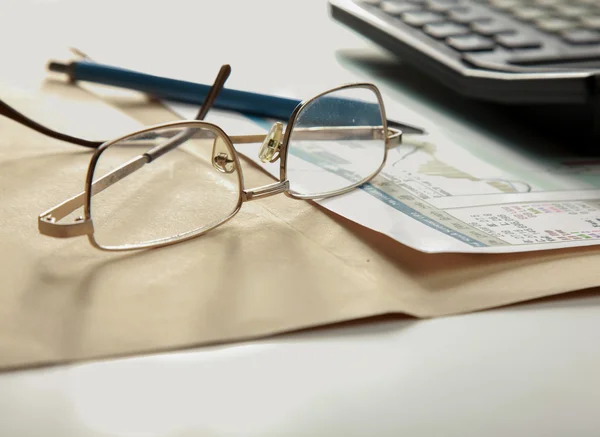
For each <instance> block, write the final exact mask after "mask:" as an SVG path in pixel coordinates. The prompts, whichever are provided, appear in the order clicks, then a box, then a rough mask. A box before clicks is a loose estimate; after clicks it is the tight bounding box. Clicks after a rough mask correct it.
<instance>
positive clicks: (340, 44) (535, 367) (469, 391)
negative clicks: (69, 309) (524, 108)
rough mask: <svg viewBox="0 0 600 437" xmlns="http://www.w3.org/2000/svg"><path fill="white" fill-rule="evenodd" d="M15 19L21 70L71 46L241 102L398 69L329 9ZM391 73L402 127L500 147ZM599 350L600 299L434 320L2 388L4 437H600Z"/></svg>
mask: <svg viewBox="0 0 600 437" xmlns="http://www.w3.org/2000/svg"><path fill="white" fill-rule="evenodd" d="M3 6H5V8H6V9H5V13H3V14H1V15H2V18H0V25H1V26H0V27H1V28H2V30H0V37H2V38H3V40H4V41H17V40H18V37H22V38H23V39H22V40H21V41H22V42H21V43H19V44H18V46H15V47H13V48H14V50H10V49H7V50H6V51H5V54H4V59H5V60H6V59H7V58H8V57H9V56H13V55H14V56H15V62H19V58H18V57H17V53H18V54H19V56H20V57H22V56H24V55H23V52H25V53H26V52H27V48H28V47H33V46H35V47H37V49H38V50H39V47H40V46H42V47H45V46H46V45H47V46H48V47H50V46H51V45H56V44H63V43H64V44H65V45H79V46H80V47H81V48H84V49H86V50H89V51H90V53H92V54H94V53H96V54H99V53H100V52H101V51H103V50H104V52H103V56H106V55H105V53H106V50H107V49H108V48H114V53H119V54H123V53H129V54H130V56H131V57H132V59H134V58H135V60H136V61H135V62H137V61H138V60H142V59H148V57H149V55H148V54H149V53H150V50H151V49H154V50H156V49H159V51H156V52H155V55H154V56H156V57H157V58H158V57H160V60H161V61H163V62H162V67H157V68H163V69H168V68H169V67H168V65H171V64H173V63H175V64H177V63H178V62H179V63H180V65H179V66H178V67H177V68H179V69H184V67H186V66H187V65H194V68H197V72H198V74H199V75H204V76H203V77H202V79H199V80H210V79H211V78H212V77H211V76H212V73H209V71H211V72H212V71H214V72H216V71H217V69H218V65H219V63H220V62H230V63H231V64H232V65H233V67H234V74H233V76H232V79H231V80H230V85H229V86H231V87H239V88H246V89H256V90H260V91H263V92H271V93H283V94H293V95H297V96H298V97H302V96H306V97H308V96H310V95H311V94H313V93H315V92H318V91H321V90H323V89H326V88H328V87H329V86H333V85H337V84H338V83H339V82H347V81H348V79H349V78H350V77H354V78H357V77H358V78H360V79H367V78H369V76H368V73H366V72H364V70H355V69H351V70H348V69H346V68H345V67H343V66H342V65H341V64H343V65H346V66H347V63H345V62H344V59H347V57H348V56H365V55H367V56H372V57H374V58H375V59H385V58H386V57H385V55H382V54H381V52H379V51H378V50H377V49H376V48H374V46H371V45H370V44H369V43H367V42H366V41H365V40H362V39H361V38H359V37H357V36H356V35H355V34H353V33H351V32H350V31H348V30H346V29H344V28H342V27H341V26H340V25H338V24H335V23H333V22H332V21H331V20H330V19H329V18H328V12H327V7H326V3H325V1H324V0H314V1H312V0H311V1H300V0H297V1H293V2H292V1H283V0H280V1H276V0H254V1H250V2H246V1H242V0H239V1H233V0H229V1H221V2H216V1H215V2H208V1H204V2H203V1H199V0H196V1H183V0H174V1H170V2H142V1H129V2H124V1H117V0H107V1H104V2H91V1H76V0H58V1H51V0H27V1H17V0H8V1H5V2H3ZM30 7H32V8H33V9H29V8H30ZM32 11H33V12H32ZM9 12H10V13H9ZM61 23H63V24H65V25H61ZM66 23H68V25H66ZM32 29H37V30H36V31H35V35H37V37H36V38H32V36H31V35H32V33H31V32H32ZM300 32H303V33H300ZM9 34H10V35H11V38H8V39H6V38H5V37H6V36H7V35H9ZM177 44H178V45H177ZM17 49H18V50H17ZM286 49H287V50H288V51H286ZM138 58H139V59H138ZM187 63H189V64H187ZM158 64H161V63H157V65H158ZM184 64H185V65H184ZM372 65H375V64H372ZM5 68H18V64H16V65H13V66H8V65H7V66H6V67H5ZM166 71H168V70H165V72H166ZM174 71H175V70H174ZM157 72H158V71H157ZM373 74H375V76H373V77H372V80H374V81H375V82H376V83H377V84H378V85H380V87H381V88H382V90H383V92H384V95H385V98H386V105H387V106H388V112H389V113H390V117H394V115H395V117H394V118H402V114H397V113H396V114H394V112H395V111H397V109H394V108H397V106H395V105H396V103H397V102H400V101H402V102H404V103H406V104H408V105H410V106H411V107H412V108H414V109H415V110H416V111H417V112H418V113H419V115H417V116H410V117H409V118H408V119H406V121H412V122H415V123H418V122H423V120H426V122H430V123H436V124H438V125H440V126H443V127H445V128H446V129H447V131H448V134H449V135H450V136H453V137H454V138H455V139H461V140H464V141H477V142H479V143H481V144H482V147H493V146H494V142H495V141H501V139H498V138H492V137H490V135H488V134H486V132H485V131H484V130H482V129H481V128H480V127H478V126H477V124H478V123H479V122H482V123H483V122H485V119H486V117H488V116H487V115H486V114H485V111H480V110H478V111H477V112H478V115H477V120H475V121H471V122H469V121H468V119H469V118H470V114H469V112H468V109H469V108H468V104H467V105H466V111H467V112H465V104H464V102H460V101H456V100H454V99H452V95H451V94H449V93H446V92H444V91H443V90H441V89H439V88H437V87H435V86H430V85H429V84H428V83H427V82H423V81H422V80H421V79H419V78H415V77H414V75H413V76H412V77H411V76H410V74H406V75H405V73H404V72H403V70H402V67H390V68H388V69H386V68H380V69H379V70H378V72H377V73H373ZM397 77H402V79H403V80H407V81H408V82H409V85H403V84H402V83H400V82H399V81H398V80H397ZM415 88H416V89H417V91H411V89H415ZM431 88H433V90H434V91H433V92H432V91H431ZM457 107H458V109H457ZM458 110H460V112H458ZM482 112H483V115H482ZM507 130H510V129H507ZM599 344H600V296H599V295H598V294H577V295H575V296H572V297H570V298H565V299H556V300H551V301H545V302H538V303H529V304H524V305H519V306H513V307H509V308H504V309H498V310H492V311H485V312H480V313H476V314H470V315H463V316H455V317H448V318H440V319H434V320H414V319H401V318H399V319H395V320H386V321H380V322H370V323H363V324H352V325H348V326H345V327H336V328H328V329H323V330H313V331H310V332H304V333H298V334H294V335H288V336H280V337H276V338H271V339H266V340H263V341H255V342H248V343H241V344H235V345H227V346H218V347H209V348H201V349H197V350H191V351H185V352H180V353H169V354H160V355H153V356H145V357H138V358H130V359H120V360H108V361H103V362H98V363H86V364H79V365H72V366H61V367H52V368H44V369H37V370H29V371H22V372H11V373H5V374H0V435H1V436H7V437H8V436H11V437H17V436H18V437H20V436H28V437H29V436H36V437H37V436H42V435H43V436H49V437H50V436H61V437H71V436H77V437H87V436H94V437H96V436H98V437H100V436H102V437H105V436H118V437H130V436H145V437H146V436H147V437H159V436H160V437H163V436H164V437H167V436H168V437H174V436H178V437H181V436H244V437H249V436H261V437H264V436H338V435H339V436H345V437H350V436H366V435H368V436H411V437H412V436H415V437H421V436H423V437H425V436H426V437H431V436H448V437H451V436H456V437H470V436H478V437H479V436H487V437H495V436H502V437H504V436H509V435H510V436H527V437H538V436H544V437H551V436H552V437H554V436H557V437H558V436H560V437H563V436H577V437H587V436H590V437H591V436H595V437H596V436H598V435H600V414H598V413H599V411H600V347H599Z"/></svg>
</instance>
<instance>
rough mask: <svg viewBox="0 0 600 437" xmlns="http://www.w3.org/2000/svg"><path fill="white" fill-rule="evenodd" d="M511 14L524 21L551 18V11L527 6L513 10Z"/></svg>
mask: <svg viewBox="0 0 600 437" xmlns="http://www.w3.org/2000/svg"><path fill="white" fill-rule="evenodd" d="M511 12H512V14H513V15H514V16H515V17H516V18H518V19H519V20H524V21H532V20H538V19H540V18H543V17H548V16H550V11H549V10H548V9H544V8H535V7H527V6H525V7H518V8H515V9H512V11H511Z"/></svg>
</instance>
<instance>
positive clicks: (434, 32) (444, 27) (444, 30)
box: [423, 21, 470, 39]
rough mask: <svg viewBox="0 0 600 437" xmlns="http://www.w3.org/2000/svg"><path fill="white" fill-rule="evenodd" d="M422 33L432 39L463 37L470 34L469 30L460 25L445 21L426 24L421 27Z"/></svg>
mask: <svg viewBox="0 0 600 437" xmlns="http://www.w3.org/2000/svg"><path fill="white" fill-rule="evenodd" d="M423 31H424V32H425V33H426V34H428V35H430V36H432V37H434V38H438V39H446V38H448V37H450V36H457V35H465V34H467V33H469V32H470V29H469V28H468V27H467V26H463V25H462V24H456V23H450V22H447V21H446V22H442V23H432V24H427V25H426V26H425V27H423Z"/></svg>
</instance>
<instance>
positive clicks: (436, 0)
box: [427, 0, 462, 12]
mask: <svg viewBox="0 0 600 437" xmlns="http://www.w3.org/2000/svg"><path fill="white" fill-rule="evenodd" d="M427 7H428V9H429V10H430V11H433V12H447V11H450V10H452V9H456V8H461V7H462V6H461V4H460V2H459V1H458V0H430V1H429V2H428V3H427Z"/></svg>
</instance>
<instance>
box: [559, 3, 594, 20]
mask: <svg viewBox="0 0 600 437" xmlns="http://www.w3.org/2000/svg"><path fill="white" fill-rule="evenodd" d="M554 11H556V13H558V15H560V16H562V17H569V18H579V17H581V16H583V15H585V14H588V13H589V12H590V7H589V6H577V5H568V4H567V5H560V6H556V7H555V8H554Z"/></svg>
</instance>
